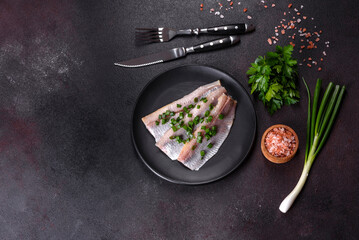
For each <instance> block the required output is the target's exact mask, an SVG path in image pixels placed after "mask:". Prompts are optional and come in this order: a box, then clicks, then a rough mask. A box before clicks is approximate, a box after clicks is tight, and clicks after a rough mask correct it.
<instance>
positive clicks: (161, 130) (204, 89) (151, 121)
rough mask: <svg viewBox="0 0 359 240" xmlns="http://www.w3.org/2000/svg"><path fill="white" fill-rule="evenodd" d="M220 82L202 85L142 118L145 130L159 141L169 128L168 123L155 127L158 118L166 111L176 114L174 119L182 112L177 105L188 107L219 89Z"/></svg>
mask: <svg viewBox="0 0 359 240" xmlns="http://www.w3.org/2000/svg"><path fill="white" fill-rule="evenodd" d="M221 87H222V86H221V82H220V81H219V80H218V81H215V82H212V83H209V84H206V85H203V86H201V87H199V88H197V89H196V90H194V91H193V92H191V93H189V94H187V95H186V96H184V97H183V98H180V99H178V100H176V101H174V102H172V103H170V104H167V105H166V106H164V107H162V108H160V109H158V110H156V111H155V112H153V113H151V114H149V115H147V116H145V117H143V118H142V122H143V123H144V124H145V126H146V128H147V130H148V131H149V132H150V133H151V134H152V136H153V137H154V138H155V141H156V142H157V141H159V139H161V137H162V136H163V135H164V134H165V133H166V132H167V131H168V130H169V129H170V128H171V126H170V123H169V122H167V123H166V124H161V123H160V124H159V125H156V121H158V120H159V119H158V116H159V115H160V114H162V113H164V112H166V111H167V110H169V111H171V112H175V113H176V115H175V116H176V117H178V115H177V114H178V112H179V111H181V110H182V108H178V107H177V104H180V105H182V107H185V106H188V105H189V104H191V103H193V99H194V98H196V97H197V98H198V99H201V98H203V97H207V96H208V95H209V94H210V93H211V92H213V91H215V90H217V89H218V88H221Z"/></svg>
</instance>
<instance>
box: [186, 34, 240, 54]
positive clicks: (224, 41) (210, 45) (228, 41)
mask: <svg viewBox="0 0 359 240" xmlns="http://www.w3.org/2000/svg"><path fill="white" fill-rule="evenodd" d="M239 42H240V39H239V36H236V35H234V36H229V37H225V38H220V39H216V40H213V41H210V42H205V43H202V44H198V45H196V46H193V47H190V48H186V52H187V53H200V52H207V51H212V50H216V49H221V48H226V47H229V46H232V45H234V44H236V43H239Z"/></svg>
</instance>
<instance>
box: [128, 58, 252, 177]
mask: <svg viewBox="0 0 359 240" xmlns="http://www.w3.org/2000/svg"><path fill="white" fill-rule="evenodd" d="M218 79H219V80H221V83H222V85H223V86H224V87H225V88H226V89H227V92H228V94H229V95H231V96H232V97H233V98H234V99H235V100H237V101H238V104H237V110H236V117H235V120H234V123H233V126H232V129H231V131H230V134H229V136H228V137H227V139H226V140H225V142H224V143H223V145H222V146H221V148H220V149H219V151H218V152H217V154H216V155H214V156H213V157H212V158H211V159H210V160H209V161H208V162H207V163H206V164H205V165H203V166H202V168H201V169H200V170H199V171H191V170H189V169H188V168H186V167H185V166H183V165H182V164H181V163H179V162H178V161H172V160H171V159H170V158H168V157H167V156H166V155H165V154H164V153H163V152H162V151H161V150H160V149H158V148H157V147H156V146H155V139H154V138H153V137H152V135H151V134H150V133H149V132H148V131H147V129H146V127H145V126H144V124H143V123H142V121H141V118H142V117H144V116H146V115H147V114H150V113H152V112H154V111H155V110H157V109H159V108H160V107H163V106H164V105H166V104H168V103H171V102H172V101H174V100H177V99H179V98H181V97H183V96H184V95H186V94H188V93H190V92H192V91H193V90H195V89H196V88H197V87H199V86H201V85H204V84H207V83H210V82H214V81H216V80H218ZM132 124H133V125H132V140H133V143H134V145H135V148H136V151H137V153H138V154H139V155H140V157H141V159H142V160H143V162H144V163H145V164H146V166H147V167H149V168H150V169H151V170H152V171H153V172H154V173H155V174H156V175H158V176H160V177H161V178H163V179H166V180H168V181H170V182H173V183H178V184H204V183H209V182H213V181H216V180H218V179H220V178H223V177H224V176H226V175H228V174H229V173H230V172H232V171H233V170H234V169H236V168H237V167H238V166H239V165H240V164H241V163H242V162H243V160H244V159H245V158H246V156H247V154H248V152H249V151H250V149H251V147H252V144H253V141H254V137H255V133H256V114H255V111H254V108H253V104H252V101H251V99H250V97H249V95H248V93H247V92H246V90H245V89H244V88H243V86H242V85H241V84H239V83H238V82H237V81H236V80H235V79H234V78H232V77H231V76H229V75H228V74H226V73H224V72H222V71H220V70H217V69H214V68H212V67H208V66H196V65H194V66H192V65H191V66H183V67H178V68H175V69H172V70H169V71H167V72H165V73H162V74H161V75H159V76H157V77H155V78H154V79H152V81H150V82H149V83H148V84H147V86H146V87H145V88H144V89H143V90H142V92H141V94H140V96H139V97H138V99H137V103H136V106H135V110H134V113H133V119H132Z"/></svg>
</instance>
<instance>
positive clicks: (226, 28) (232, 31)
mask: <svg viewBox="0 0 359 240" xmlns="http://www.w3.org/2000/svg"><path fill="white" fill-rule="evenodd" d="M251 28H252V27H248V26H247V24H245V23H238V24H228V25H223V26H217V27H210V28H193V29H184V30H178V31H177V35H199V34H202V33H205V34H214V35H236V34H241V33H246V32H248V31H251Z"/></svg>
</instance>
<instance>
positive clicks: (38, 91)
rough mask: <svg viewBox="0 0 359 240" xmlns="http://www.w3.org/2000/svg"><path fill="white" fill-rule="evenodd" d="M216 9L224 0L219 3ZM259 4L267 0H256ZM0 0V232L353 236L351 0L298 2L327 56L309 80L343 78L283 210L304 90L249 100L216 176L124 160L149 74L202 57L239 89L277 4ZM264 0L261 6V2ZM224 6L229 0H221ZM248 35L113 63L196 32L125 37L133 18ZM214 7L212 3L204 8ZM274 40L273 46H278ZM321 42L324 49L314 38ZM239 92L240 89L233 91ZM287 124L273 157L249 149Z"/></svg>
mask: <svg viewBox="0 0 359 240" xmlns="http://www.w3.org/2000/svg"><path fill="white" fill-rule="evenodd" d="M222 2H223V3H224V4H226V1H222ZM266 2H267V1H266ZM200 3H202V1H200V0H182V1H166V0H156V1H154V0H153V1H150V0H142V1H139V0H135V1H132V0H130V1H123V0H118V1H78V2H76V1H15V0H11V1H0V79H1V80H0V238H1V239H103V240H104V239H358V237H359V230H358V229H359V217H358V215H359V206H358V203H359V188H358V182H359V164H358V146H357V145H356V144H357V140H355V139H356V138H357V137H358V136H359V134H358V120H359V116H358V114H359V113H358V101H359V97H358V95H357V94H358V85H359V84H358V75H359V71H358V60H359V59H358V37H359V34H358V21H359V18H358V11H359V8H358V2H357V1H355V0H351V1H337V0H328V1H319V0H316V1H310V0H305V1H304V0H303V1H299V3H295V6H296V7H299V5H300V4H303V5H304V8H303V9H302V10H301V12H302V13H305V14H306V15H308V16H309V17H314V18H315V20H314V21H313V22H312V23H311V24H309V25H308V24H307V26H311V27H313V26H314V25H317V26H318V28H320V29H322V30H323V34H322V36H321V38H322V40H321V41H320V47H318V49H315V50H313V51H311V52H308V51H305V52H304V53H302V55H299V54H298V53H297V52H296V53H295V57H297V58H298V59H299V60H301V59H302V58H303V57H311V56H317V57H318V56H320V53H321V52H322V51H323V50H326V52H327V54H328V56H327V57H326V59H325V62H324V64H323V71H322V72H318V71H316V69H313V68H312V69H309V68H307V67H300V68H299V71H300V76H303V77H305V79H307V81H308V83H309V85H310V87H311V89H313V88H314V86H315V79H316V78H317V77H321V78H322V79H323V82H324V83H325V85H326V83H328V82H329V81H334V82H336V83H340V84H345V85H346V86H347V89H348V91H347V94H346V96H345V99H344V102H343V107H342V109H341V111H340V115H339V119H338V121H337V122H336V123H335V125H334V129H333V132H332V135H331V137H330V139H329V141H328V143H327V144H326V146H325V148H324V150H323V151H322V153H321V154H320V155H319V157H318V158H317V161H316V162H315V164H314V165H313V168H312V172H311V174H310V176H309V179H308V181H307V184H306V186H305V187H304V189H303V191H302V193H301V194H300V195H299V197H298V199H297V201H296V203H295V204H294V206H293V208H292V209H291V210H290V211H289V212H288V213H287V214H282V213H281V212H280V211H279V210H278V207H279V204H280V202H281V201H282V200H283V198H284V197H285V196H286V195H287V194H288V193H289V192H290V191H291V190H292V188H293V187H294V185H295V184H296V182H297V180H298V178H299V176H300V173H301V171H302V166H303V159H304V153H303V149H304V142H305V127H306V114H307V110H306V109H307V99H306V97H305V91H304V88H303V84H302V83H300V92H301V94H302V96H303V98H302V100H301V102H300V103H299V104H297V105H296V106H293V107H284V108H283V109H282V110H281V111H279V112H278V113H276V114H274V115H273V116H270V115H269V114H268V113H267V112H266V111H265V109H264V107H263V105H262V103H261V102H258V101H256V100H254V105H255V109H256V112H257V118H258V129H257V131H258V135H257V138H256V141H255V145H254V147H253V150H252V152H251V154H250V155H249V157H248V159H247V160H246V161H245V162H244V164H242V165H241V166H240V167H239V168H238V169H237V170H236V171H234V172H233V173H232V174H230V175H229V176H227V177H226V178H224V179H222V180H220V181H218V182H215V183H211V184H207V185H203V186H181V185H175V184H172V183H169V182H166V181H164V180H161V179H160V178H158V177H157V176H155V175H154V174H153V173H152V172H151V171H150V170H149V169H147V168H146V166H145V165H144V164H143V163H142V162H141V160H140V159H139V158H138V157H137V156H136V153H135V151H134V149H133V146H132V143H131V137H130V127H131V122H130V120H131V111H132V109H133V107H134V104H135V100H136V98H137V96H138V94H139V92H140V90H141V89H142V88H143V87H144V86H145V84H146V83H147V82H148V81H149V80H150V79H151V78H153V77H154V76H156V75H158V74H160V73H162V72H164V71H166V70H168V69H171V68H174V67H177V66H180V65H185V64H205V65H210V66H214V67H216V68H219V69H222V70H223V71H225V72H228V73H229V74H231V75H233V76H234V77H235V78H237V79H238V81H239V82H240V83H242V84H243V85H244V86H247V85H246V81H247V79H246V76H245V71H246V70H247V68H248V66H249V64H250V62H252V61H253V60H254V59H255V57H257V56H258V55H263V54H264V53H265V52H267V51H269V50H273V47H271V46H269V45H268V44H267V42H266V39H267V38H268V36H272V35H273V31H274V30H273V28H274V26H276V25H278V23H279V21H280V19H281V18H282V17H283V11H284V10H287V5H288V3H289V2H287V1H286V2H283V1H282V2H281V3H279V2H277V3H276V4H277V6H276V7H275V8H268V9H264V8H263V5H260V4H259V3H260V1H259V0H256V1H249V0H243V1H242V5H241V6H240V7H239V6H237V5H235V7H236V8H235V9H236V10H232V11H228V12H225V18H224V19H220V18H218V16H216V17H215V16H214V14H213V13H212V14H210V13H209V8H210V7H212V6H213V7H215V6H216V3H215V1H214V0H212V1H205V9H204V11H203V12H201V11H200V10H199V5H200ZM271 3H272V2H269V5H270V4H271ZM235 4H237V2H235ZM244 6H245V7H247V8H248V9H249V12H248V14H250V15H251V16H252V17H253V19H252V20H251V22H253V23H255V24H256V25H257V31H256V32H255V33H253V34H250V35H245V36H243V37H242V42H241V44H240V45H238V46H236V47H233V48H231V49H226V50H222V51H218V52H212V53H205V54H200V55H192V56H189V57H187V58H186V59H181V60H178V61H173V62H170V63H166V64H162V65H156V66H151V67H147V68H141V69H123V68H118V67H114V66H113V63H114V62H115V61H118V60H125V59H129V58H132V57H135V56H140V55H142V54H147V53H152V52H155V51H157V50H160V49H162V48H171V47H175V46H182V45H185V46H190V45H192V44H193V43H198V42H200V41H203V40H208V39H210V37H201V38H200V39H196V38H195V37H194V38H178V39H176V40H174V41H172V42H169V43H165V44H162V45H161V44H158V45H151V46H144V47H135V46H134V44H133V38H134V28H135V27H140V26H145V27H146V26H162V25H166V26H171V27H174V28H188V27H202V26H211V25H217V24H224V23H233V22H241V21H246V20H247V19H246V15H245V14H243V13H242V9H243V7H244ZM216 9H217V7H216ZM283 39H284V38H282V40H280V44H281V45H284V44H286V43H288V42H289V41H287V40H283ZM324 41H330V48H326V47H325V46H324ZM247 90H248V88H247ZM276 123H284V124H288V125H290V126H291V127H292V128H294V129H295V130H296V131H297V133H298V135H299V138H300V142H301V147H300V151H299V152H298V154H297V156H296V157H295V158H294V159H293V160H292V161H290V162H289V163H287V164H284V165H276V164H272V163H270V162H268V161H267V160H265V159H264V157H263V156H262V154H261V152H260V145H259V143H260V136H261V134H262V133H263V132H264V130H265V129H266V128H267V127H269V126H270V125H272V124H276Z"/></svg>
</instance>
